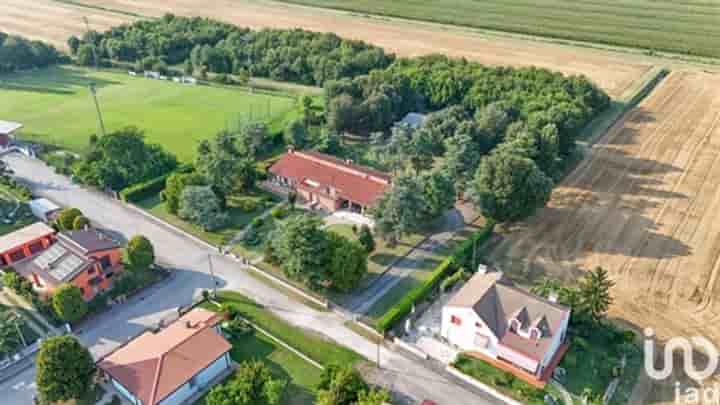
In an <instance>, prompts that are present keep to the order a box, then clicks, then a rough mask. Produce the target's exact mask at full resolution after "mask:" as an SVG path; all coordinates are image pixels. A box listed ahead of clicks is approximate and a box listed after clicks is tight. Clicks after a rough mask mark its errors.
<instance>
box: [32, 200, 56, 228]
mask: <svg viewBox="0 0 720 405" xmlns="http://www.w3.org/2000/svg"><path fill="white" fill-rule="evenodd" d="M28 206H29V207H30V211H31V212H32V213H33V215H35V217H37V218H38V219H40V220H41V221H43V222H46V223H49V222H52V221H54V220H55V217H56V216H57V214H58V213H59V212H60V210H61V208H60V206H59V205H57V204H55V203H54V202H52V201H50V200H48V199H47V198H37V199H34V200H31V201H30V202H29V203H28Z"/></svg>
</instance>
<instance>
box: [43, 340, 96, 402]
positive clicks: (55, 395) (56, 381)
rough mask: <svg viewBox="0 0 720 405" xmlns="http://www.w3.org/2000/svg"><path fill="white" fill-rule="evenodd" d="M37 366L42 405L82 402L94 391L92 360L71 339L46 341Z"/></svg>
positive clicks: (86, 351)
mask: <svg viewBox="0 0 720 405" xmlns="http://www.w3.org/2000/svg"><path fill="white" fill-rule="evenodd" d="M36 364H37V374H36V377H35V382H36V383H37V389H38V392H39V394H40V399H41V401H42V403H55V402H57V401H69V400H73V399H79V398H83V397H84V396H85V395H86V394H87V393H88V392H89V391H90V390H91V389H92V387H93V378H94V376H95V363H94V362H93V358H92V356H91V355H90V352H89V351H88V350H87V349H86V348H85V347H83V345H82V344H80V342H79V341H78V340H77V338H75V337H74V336H72V335H64V336H53V337H49V338H47V339H46V340H44V341H43V342H42V344H41V346H40V352H39V353H38V356H37V360H36Z"/></svg>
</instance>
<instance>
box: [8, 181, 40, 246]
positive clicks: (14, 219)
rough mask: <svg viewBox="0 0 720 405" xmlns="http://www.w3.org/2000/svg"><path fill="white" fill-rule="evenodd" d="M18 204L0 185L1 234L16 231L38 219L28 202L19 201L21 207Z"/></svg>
mask: <svg viewBox="0 0 720 405" xmlns="http://www.w3.org/2000/svg"><path fill="white" fill-rule="evenodd" d="M17 204H18V203H16V202H15V201H14V200H11V199H10V198H9V196H7V195H6V194H5V193H4V189H3V188H2V186H0V235H6V234H8V233H11V232H14V231H16V230H18V229H20V228H22V227H24V226H27V225H30V224H32V223H33V222H36V221H37V219H36V218H35V216H33V214H32V212H31V211H30V207H28V205H27V204H25V203H19V204H20V207H18V206H17Z"/></svg>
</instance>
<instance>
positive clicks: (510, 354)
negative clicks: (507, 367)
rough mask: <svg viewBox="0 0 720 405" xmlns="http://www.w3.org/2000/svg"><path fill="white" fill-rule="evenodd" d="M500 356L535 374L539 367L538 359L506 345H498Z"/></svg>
mask: <svg viewBox="0 0 720 405" xmlns="http://www.w3.org/2000/svg"><path fill="white" fill-rule="evenodd" d="M498 356H499V357H502V358H503V359H505V360H507V361H509V362H511V363H513V364H515V365H516V366H518V367H521V368H523V369H525V370H527V371H529V372H531V373H533V374H535V372H536V371H537V369H538V365H539V363H538V361H536V360H533V359H531V358H529V357H527V356H525V355H523V354H522V353H518V352H517V351H515V350H513V349H511V348H509V347H506V346H502V345H500V346H498Z"/></svg>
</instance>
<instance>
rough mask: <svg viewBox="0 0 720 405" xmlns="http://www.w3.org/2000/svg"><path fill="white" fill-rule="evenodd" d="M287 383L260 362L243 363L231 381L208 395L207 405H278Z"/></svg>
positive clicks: (215, 388)
mask: <svg viewBox="0 0 720 405" xmlns="http://www.w3.org/2000/svg"><path fill="white" fill-rule="evenodd" d="M285 384H286V382H285V381H283V380H278V379H275V378H274V377H273V375H272V371H271V370H270V368H269V367H268V366H266V365H265V364H264V363H262V362H260V361H249V362H243V363H241V364H240V367H238V369H237V371H236V372H235V374H234V375H233V377H231V378H230V380H229V381H227V382H225V383H223V384H221V385H218V386H216V387H214V388H213V389H212V390H210V392H209V393H208V395H207V397H206V399H205V403H206V404H207V405H278V404H280V400H281V399H282V394H283V389H284V387H285Z"/></svg>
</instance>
